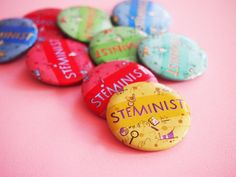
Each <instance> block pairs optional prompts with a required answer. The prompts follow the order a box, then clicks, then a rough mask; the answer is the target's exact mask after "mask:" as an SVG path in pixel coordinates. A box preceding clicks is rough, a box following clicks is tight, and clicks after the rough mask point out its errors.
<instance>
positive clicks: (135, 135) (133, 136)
mask: <svg viewBox="0 0 236 177" xmlns="http://www.w3.org/2000/svg"><path fill="white" fill-rule="evenodd" d="M130 135H131V140H130V142H129V144H131V143H132V141H133V139H134V138H137V137H138V136H139V132H138V131H137V130H133V131H131V132H130Z"/></svg>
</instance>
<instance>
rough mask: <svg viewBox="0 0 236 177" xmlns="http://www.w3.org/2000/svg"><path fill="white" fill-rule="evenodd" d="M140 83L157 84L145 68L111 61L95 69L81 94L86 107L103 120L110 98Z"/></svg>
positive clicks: (126, 62)
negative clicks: (127, 86) (125, 88)
mask: <svg viewBox="0 0 236 177" xmlns="http://www.w3.org/2000/svg"><path fill="white" fill-rule="evenodd" d="M141 81H152V82H157V79H156V77H155V76H154V75H153V74H152V73H151V71H149V70H148V69H147V68H145V67H143V66H141V65H139V64H137V63H135V62H129V61H121V60H120V61H111V62H108V63H104V64H101V65H99V66H97V67H95V68H94V69H93V70H91V72H89V74H88V78H87V80H85V81H84V83H83V85H82V93H83V97H84V100H85V102H86V104H87V105H88V107H89V108H90V109H91V110H92V111H93V112H95V113H96V114H97V115H98V116H100V117H102V118H105V114H106V107H107V104H108V101H109V99H110V97H111V96H112V95H113V94H114V93H116V92H119V91H122V90H123V87H124V86H126V85H128V84H131V83H135V82H141Z"/></svg>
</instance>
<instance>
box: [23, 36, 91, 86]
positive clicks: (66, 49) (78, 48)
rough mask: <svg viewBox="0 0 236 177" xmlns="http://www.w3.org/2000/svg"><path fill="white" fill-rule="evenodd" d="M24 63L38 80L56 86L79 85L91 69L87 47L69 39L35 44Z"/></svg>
mask: <svg viewBox="0 0 236 177" xmlns="http://www.w3.org/2000/svg"><path fill="white" fill-rule="evenodd" d="M26 63H27V66H28V68H29V69H30V71H31V72H32V73H33V76H35V77H36V78H37V79H38V80H41V81H42V82H45V83H48V84H51V85H58V86H59V85H61V86H63V85H72V84H76V83H79V82H80V81H82V79H83V78H84V77H86V76H87V73H88V71H89V70H91V69H92V68H93V64H92V62H91V60H90V57H89V55H88V48H87V46H86V45H84V44H82V43H79V42H75V41H72V40H69V39H50V40H47V41H44V42H42V43H37V44H36V45H35V46H34V47H33V48H32V49H31V50H30V51H29V53H28V54H27V60H26Z"/></svg>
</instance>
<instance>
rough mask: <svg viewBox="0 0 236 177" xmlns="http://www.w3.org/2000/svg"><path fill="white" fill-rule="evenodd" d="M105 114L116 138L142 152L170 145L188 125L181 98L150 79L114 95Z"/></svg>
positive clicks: (187, 111)
mask: <svg viewBox="0 0 236 177" xmlns="http://www.w3.org/2000/svg"><path fill="white" fill-rule="evenodd" d="M106 116H107V122H108V125H109V127H110V129H111V131H112V133H113V134H114V135H115V137H116V138H117V139H119V140H120V141H121V142H122V143H124V144H125V145H127V146H129V147H132V148H134V149H139V150H144V151H158V150H164V149H168V148H171V147H172V146H174V145H176V144H177V143H178V142H180V141H181V140H182V139H183V137H184V136H185V134H186V133H187V131H188V129H189V127H190V110H189V106H188V105H187V103H186V102H185V101H184V99H183V98H182V97H181V96H180V95H178V94H177V93H176V92H175V91H173V90H171V89H170V88H168V87H166V86H164V85H161V84H158V83H153V82H138V83H134V84H130V85H128V86H126V87H125V88H124V91H122V92H119V93H116V94H114V95H113V96H112V97H111V99H110V101H109V103H108V107H107V113H106Z"/></svg>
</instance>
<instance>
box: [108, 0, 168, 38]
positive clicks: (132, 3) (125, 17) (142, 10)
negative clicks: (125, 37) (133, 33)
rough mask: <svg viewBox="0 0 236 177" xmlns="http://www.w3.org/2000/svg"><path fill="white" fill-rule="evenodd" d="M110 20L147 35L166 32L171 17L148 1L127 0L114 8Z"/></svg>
mask: <svg viewBox="0 0 236 177" xmlns="http://www.w3.org/2000/svg"><path fill="white" fill-rule="evenodd" d="M112 19H113V21H114V23H115V24H117V25H119V26H130V27H133V28H138V29H139V30H142V31H145V32H146V33H148V34H158V33H162V32H166V31H168V28H169V26H170V21H171V17H170V15H169V13H168V12H167V11H166V10H165V9H164V8H163V7H161V6H160V5H158V4H157V3H154V2H152V1H149V0H129V1H124V2H121V3H119V4H118V5H116V6H115V8H114V9H113V13H112Z"/></svg>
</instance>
